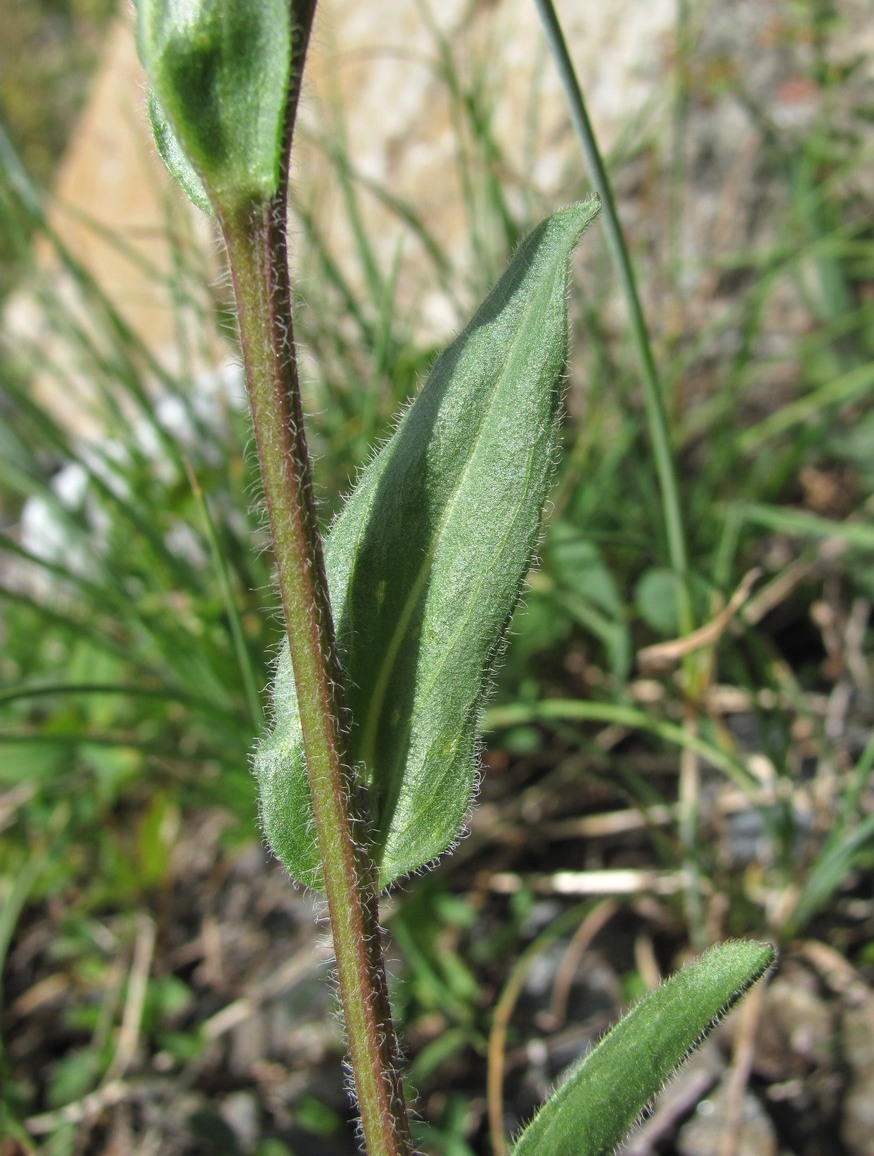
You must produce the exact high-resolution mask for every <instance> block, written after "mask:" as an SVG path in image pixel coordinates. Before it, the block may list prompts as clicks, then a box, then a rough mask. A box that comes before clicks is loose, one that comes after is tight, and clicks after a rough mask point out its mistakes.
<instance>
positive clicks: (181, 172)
mask: <svg viewBox="0 0 874 1156" xmlns="http://www.w3.org/2000/svg"><path fill="white" fill-rule="evenodd" d="M137 40H138V45H139V51H140V56H141V58H142V61H143V65H144V66H145V69H146V72H147V74H148V77H149V81H150V82H151V85H152V93H151V96H150V108H149V116H150V119H151V121H152V126H153V129H154V130H155V136H156V140H157V142H158V148H159V151H160V153H161V156H162V158H163V160H164V162H165V163H166V165H167V167H168V169H169V170H170V172H171V173H172V174H173V176H174V177H175V178H176V179H177V180H178V181H179V183H180V185H182V188H183V189H184V190H185V192H186V194H187V195H188V196H189V197H191V199H192V200H193V201H194V203H195V204H198V205H200V206H201V207H205V205H204V201H205V197H204V194H203V189H204V188H205V190H206V194H207V195H208V197H209V200H210V201H212V203H213V204H214V205H216V206H220V207H223V208H227V209H231V208H235V207H238V206H240V205H244V204H246V203H247V202H248V201H263V200H267V199H269V198H270V197H272V196H273V195H274V193H276V191H277V189H278V188H279V182H280V172H281V167H282V166H281V162H282V149H283V133H284V129H285V113H286V103H287V99H288V88H289V74H290V69H291V47H292V26H291V6H290V4H289V3H288V0H139V4H138V26H137ZM194 174H196V176H195V175H194ZM192 178H193V179H192ZM201 182H202V187H201Z"/></svg>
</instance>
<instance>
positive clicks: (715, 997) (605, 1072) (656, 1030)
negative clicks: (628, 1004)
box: [513, 940, 775, 1156]
mask: <svg viewBox="0 0 874 1156" xmlns="http://www.w3.org/2000/svg"><path fill="white" fill-rule="evenodd" d="M774 958H775V955H774V949H773V947H771V945H770V944H768V943H753V942H747V941H743V940H736V941H734V942H729V943H723V944H721V945H719V946H717V947H712V948H711V949H710V950H709V951H707V952H705V953H704V955H702V956H701V958H700V959H698V960H696V961H695V962H694V963H690V964H689V965H688V966H686V967H684V968H683V970H682V971H680V972H678V973H677V974H676V975H673V976H671V978H670V979H669V980H667V981H666V982H665V983H663V984H662V985H661V987H658V988H656V990H655V991H652V992H650V993H649V995H646V996H644V998H643V999H642V1000H641V1001H640V1003H638V1004H637V1006H636V1007H634V1008H633V1009H632V1010H631V1011H630V1012H629V1013H628V1015H627V1016H625V1018H624V1019H622V1020H620V1022H619V1023H618V1024H617V1025H616V1027H614V1028H613V1029H612V1030H611V1031H609V1032H608V1033H607V1035H605V1036H604V1038H603V1039H602V1040H601V1042H600V1043H599V1044H598V1046H597V1047H596V1048H594V1049H593V1050H592V1051H591V1052H589V1054H588V1055H587V1056H586V1057H585V1058H584V1059H583V1060H582V1062H581V1063H580V1064H579V1065H578V1066H577V1067H576V1069H575V1070H574V1071H573V1072H572V1073H571V1075H570V1076H569V1077H568V1079H567V1080H566V1082H565V1083H564V1084H562V1085H561V1087H560V1088H559V1089H558V1090H557V1091H556V1092H555V1093H554V1094H553V1095H552V1096H551V1097H550V1098H549V1099H548V1100H547V1101H546V1103H545V1104H544V1105H543V1107H542V1108H541V1109H540V1110H539V1112H538V1113H537V1115H536V1116H535V1117H534V1119H533V1120H532V1121H531V1123H530V1124H529V1125H528V1127H527V1128H526V1129H525V1131H524V1132H523V1133H522V1135H521V1137H520V1138H519V1140H518V1142H517V1144H516V1146H515V1147H514V1148H513V1156H608V1154H609V1153H610V1152H613V1151H615V1149H616V1147H617V1145H618V1144H619V1143H620V1142H621V1141H622V1140H623V1138H624V1137H625V1135H626V1133H627V1132H628V1130H629V1128H631V1127H632V1125H633V1124H634V1123H635V1121H636V1120H637V1119H638V1118H639V1117H640V1114H641V1113H642V1112H643V1111H644V1109H645V1108H646V1107H647V1105H648V1104H649V1103H651V1102H652V1100H653V1099H654V1097H655V1096H656V1095H657V1093H658V1092H659V1091H660V1090H661V1088H662V1086H663V1085H664V1083H665V1081H666V1080H668V1079H669V1078H670V1077H671V1076H672V1075H673V1074H674V1072H675V1071H676V1070H677V1068H678V1067H679V1065H680V1064H682V1063H683V1061H684V1060H685V1059H686V1058H687V1056H688V1055H689V1053H690V1052H691V1051H692V1050H693V1048H695V1047H696V1046H697V1045H698V1044H700V1043H701V1041H702V1040H703V1038H704V1036H705V1035H707V1033H708V1032H709V1031H710V1029H711V1028H712V1027H713V1026H714V1024H715V1023H717V1022H718V1020H719V1019H720V1017H721V1016H723V1015H724V1014H725V1013H726V1012H727V1011H728V1010H729V1009H730V1008H731V1007H732V1006H733V1005H734V1004H735V1003H736V1002H737V1001H738V1000H739V999H740V997H741V996H742V995H743V994H744V992H745V991H746V990H747V988H749V987H751V986H752V984H754V983H755V982H756V980H757V979H760V978H761V976H763V975H764V974H765V972H766V971H767V970H768V968H769V967H771V966H772V964H773V963H774Z"/></svg>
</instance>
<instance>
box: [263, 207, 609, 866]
mask: <svg viewBox="0 0 874 1156" xmlns="http://www.w3.org/2000/svg"><path fill="white" fill-rule="evenodd" d="M597 211H598V204H597V202H596V201H588V202H586V203H584V204H580V205H575V206H572V207H570V208H567V209H564V210H562V211H561V212H559V213H556V215H555V216H554V217H551V218H550V219H549V220H547V221H545V222H544V223H543V224H541V225H540V226H539V227H538V228H537V229H535V230H534V232H533V233H531V234H530V236H529V237H528V238H527V239H526V240H525V241H524V242H523V243H522V245H521V246H520V247H519V250H518V251H517V253H516V255H515V257H514V259H513V261H512V263H511V265H510V267H509V268H508V269H507V271H506V272H505V274H504V275H503V277H502V278H501V280H500V281H499V282H498V284H497V285H496V286H495V288H494V289H493V290H492V292H491V294H490V295H489V297H488V298H487V299H486V301H485V302H484V304H483V305H482V306H481V307H480V309H479V311H478V312H477V314H476V316H475V317H474V319H473V320H472V321H471V323H470V324H469V325H468V327H467V328H466V329H465V330H464V332H463V333H462V334H461V335H460V336H459V337H458V338H457V339H456V340H455V341H454V342H453V343H452V344H451V345H450V346H449V347H448V349H446V350H445V351H444V353H443V354H442V355H441V357H440V358H439V359H438V360H437V362H436V363H435V365H434V368H433V370H432V371H431V374H430V376H429V378H428V380H427V382H426V384H425V386H424V388H423V389H422V391H421V393H420V394H419V395H418V397H417V398H416V401H415V402H414V404H413V405H412V406H411V407H410V409H409V410H407V412H406V414H405V415H404V417H403V419H402V420H401V422H400V424H399V425H398V428H397V430H396V431H395V433H394V435H393V436H392V437H391V438H390V440H389V441H388V442H387V443H386V445H385V446H384V447H383V449H382V450H381V451H380V453H379V454H378V455H377V456H376V457H375V458H374V459H373V460H372V461H371V463H370V464H369V465H368V466H367V467H366V469H365V470H364V471H363V473H362V474H361V477H360V479H359V481H358V484H357V486H356V487H355V490H354V491H353V493H352V494H351V496H350V498H349V500H348V502H347V503H346V506H345V508H344V509H343V511H342V513H341V514H340V516H339V518H338V519H337V521H336V523H335V524H334V527H333V529H332V531H331V533H330V535H329V537H328V539H327V541H326V544H325V562H326V567H327V573H328V584H329V588H330V596H331V603H332V607H333V613H334V617H335V624H336V630H337V639H338V644H339V647H340V654H341V658H342V662H343V668H344V672H345V689H346V698H347V702H348V705H349V707H350V710H351V717H352V730H351V736H350V738H351V750H352V756H353V759H354V761H355V764H356V767H357V768H358V771H359V774H360V777H361V779H362V780H363V782H365V783H366V785H367V788H368V802H369V814H370V817H371V829H370V832H369V843H368V850H369V852H370V854H371V856H372V858H373V861H374V863H375V864H376V866H377V869H378V874H379V882H380V885H381V886H383V887H385V886H387V885H388V884H389V883H391V881H392V880H393V879H396V878H397V877H398V876H399V875H402V874H405V873H407V872H409V871H413V870H415V869H416V868H418V867H421V866H423V865H424V864H426V863H428V862H429V861H431V860H433V859H434V858H436V857H437V856H438V855H440V854H441V853H442V852H443V851H445V850H446V848H447V847H449V846H450V844H451V843H452V842H453V841H454V840H455V839H456V838H457V836H458V833H459V831H460V829H461V826H462V824H463V822H464V817H465V813H466V812H467V809H468V807H469V805H470V800H471V796H472V793H473V788H474V779H475V745H476V728H477V723H478V720H479V715H480V710H481V707H482V703H483V698H484V695H485V693H486V691H487V689H488V684H489V677H490V674H491V671H492V667H493V664H494V660H495V656H496V653H497V651H498V649H499V646H500V643H501V640H502V638H503V635H504V632H505V630H506V627H507V624H508V622H509V619H510V615H511V614H512V612H513V609H514V607H515V605H516V602H517V600H518V597H519V592H520V589H521V586H522V581H523V579H524V576H525V573H526V571H527V569H528V566H529V565H530V562H531V557H532V553H533V550H534V546H535V543H536V539H537V535H538V531H539V527H540V520H541V515H542V511H543V505H544V502H545V500H546V495H547V491H548V486H549V481H550V477H551V474H552V469H553V464H554V461H555V456H556V449H557V437H558V416H559V403H560V391H561V381H562V376H563V373H564V368H565V358H566V353H567V303H566V295H567V282H568V261H569V258H570V254H571V252H572V250H573V248H574V246H575V245H576V243H577V241H578V239H579V237H580V235H581V233H582V231H583V230H584V229H585V227H586V226H587V225H588V224H589V223H590V222H591V221H592V219H593V218H594V217H595V215H596V213H597ZM273 714H274V729H273V731H272V733H271V734H269V735H268V736H266V737H265V738H264V739H262V741H261V742H260V744H259V745H258V748H257V750H256V753H255V770H256V773H257V776H258V782H259V788H260V794H261V808H262V817H263V824H264V830H265V833H266V835H267V838H268V840H269V842H270V844H271V846H272V847H273V850H274V851H275V852H276V854H277V856H278V857H279V859H280V860H281V861H282V862H283V863H284V864H285V866H286V867H287V868H288V870H289V872H290V873H291V875H292V876H293V877H294V878H295V879H297V880H299V881H300V882H303V883H305V884H307V885H308V886H311V887H316V888H318V887H320V885H321V872H320V867H319V859H318V853H317V849H316V842H315V835H314V832H313V829H312V821H311V814H312V812H311V807H310V800H309V790H308V786H307V777H306V766H305V761H304V753H303V742H302V738H301V731H300V724H299V721H298V712H297V700H296V696H295V690H294V680H293V678H292V674H291V665H290V660H289V655H288V649H287V647H286V648H285V650H284V651H283V653H282V655H281V657H280V660H279V665H278V669H277V673H276V678H275V683H274V687H273Z"/></svg>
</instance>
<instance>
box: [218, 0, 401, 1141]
mask: <svg viewBox="0 0 874 1156" xmlns="http://www.w3.org/2000/svg"><path fill="white" fill-rule="evenodd" d="M314 10H315V3H314V2H312V3H309V4H307V3H301V4H297V5H296V6H295V15H296V16H297V19H298V24H297V27H296V29H295V36H294V59H293V61H292V76H293V78H294V80H293V83H292V88H291V91H290V94H289V102H288V110H287V119H286V149H285V157H286V163H285V169H286V171H285V172H284V173H283V179H282V181H281V182H280V192H278V193H277V194H276V196H275V197H274V198H273V199H272V200H271V201H269V202H267V203H265V204H257V203H256V204H243V205H240V204H234V205H216V214H217V217H218V220H219V225H220V227H221V231H222V235H223V237H224V241H225V244H226V246H227V251H228V258H229V261H230V268H231V276H232V278H233V283H234V291H235V294H236V302H237V312H238V319H239V327H240V340H241V344H242V350H243V361H244V365H245V369H246V378H247V383H248V389H249V403H250V407H251V412H252V423H253V427H254V433H255V442H256V446H257V451H258V458H259V462H260V465H261V475H262V479H263V484H264V495H265V498H266V503H267V511H268V517H269V523H270V530H271V534H272V537H273V545H274V550H275V555H276V565H277V575H278V587H279V592H280V597H281V600H282V607H283V611H284V615H285V624H286V631H287V635H288V642H289V647H290V650H291V661H292V667H293V669H294V677H295V683H296V687H297V698H298V705H299V710H300V718H301V727H302V731H303V736H304V746H305V750H306V760H307V771H308V775H309V784H310V792H311V795H312V801H313V813H314V817H315V825H316V832H317V837H318V844H319V851H320V854H321V859H322V867H323V873H324V881H325V893H326V898H327V902H328V913H329V917H330V921H331V931H332V935H333V941H334V953H335V957H336V960H337V975H338V979H339V986H340V998H341V1002H342V1005H343V1014H344V1019H345V1025H346V1034H347V1040H348V1046H349V1054H350V1059H351V1064H352V1072H353V1079H354V1083H355V1092H356V1097H357V1100H358V1107H359V1111H360V1113H361V1129H362V1133H363V1136H364V1141H365V1144H366V1147H367V1151H368V1153H369V1156H408V1154H409V1153H410V1152H411V1151H412V1144H411V1140H410V1135H409V1124H408V1119H407V1113H406V1106H405V1103H404V1096H403V1089H402V1085H401V1079H400V1073H399V1070H398V1064H397V1047H396V1042H395V1036H394V1029H393V1026H392V1020H391V1011H390V1008H389V1000H388V990H387V986H386V980H385V969H384V965H383V958H382V938H381V932H380V928H379V922H378V908H377V895H376V888H375V883H374V877H373V872H372V870H371V867H370V864H369V861H368V858H367V852H366V840H365V838H364V836H365V833H366V822H367V816H366V807H365V800H364V797H363V793H362V789H361V788H360V787H359V786H358V784H357V783H356V780H355V777H354V773H353V771H352V770H351V769H350V766H349V760H348V759H347V757H346V732H345V726H344V719H345V706H344V702H343V693H342V679H341V671H340V664H339V661H338V657H337V650H336V644H335V640H334V628H333V621H332V617H331V608H330V602H329V598H328V589H327V582H326V580H325V568H324V562H323V558H322V545H321V539H320V536H319V531H318V524H317V519H316V507H315V500H314V497H313V488H312V480H311V469H310V460H309V454H308V451H307V444H306V437H305V432H304V423H303V411H302V407H301V397H300V382H299V378H298V370H297V359H296V354H295V346H294V331H293V326H292V311H291V285H290V280H289V273H288V251H287V229H286V217H287V198H286V191H285V190H286V182H287V167H288V166H287V158H288V155H289V152H290V146H291V136H292V132H293V126H294V116H295V111H296V108H297V98H298V94H299V78H300V74H301V71H302V68H303V60H304V55H305V52H306V45H307V40H308V34H309V28H310V26H311V23H312V17H313V13H314Z"/></svg>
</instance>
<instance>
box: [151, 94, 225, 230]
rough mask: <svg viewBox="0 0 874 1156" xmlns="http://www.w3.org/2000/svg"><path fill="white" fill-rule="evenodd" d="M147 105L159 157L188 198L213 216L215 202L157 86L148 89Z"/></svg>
mask: <svg viewBox="0 0 874 1156" xmlns="http://www.w3.org/2000/svg"><path fill="white" fill-rule="evenodd" d="M147 108H148V113H149V124H150V125H151V126H152V136H153V137H154V138H155V146H156V148H157V149H158V156H159V157H160V158H161V160H162V161H163V162H164V166H165V168H166V169H167V171H168V172H169V174H170V176H171V177H173V178H174V180H175V181H176V183H177V184H178V185H179V187H180V188H181V189H182V191H183V193H185V195H186V197H188V199H189V201H191V203H192V204H193V205H196V206H197V208H198V209H203V211H204V212H205V213H209V214H210V215H212V205H211V204H210V203H209V197H208V196H207V195H206V189H205V188H204V187H203V182H202V181H201V179H200V177H199V176H198V175H197V173H196V172H195V171H194V169H193V168H192V167H191V164H190V162H189V160H188V157H187V156H186V155H185V153H184V152H183V151H182V148H181V146H180V144H179V141H178V140H177V139H176V134H175V133H174V132H173V129H172V128H171V127H170V123H169V121H168V120H167V118H166V116H165V115H164V110H163V108H161V102H160V101H159V100H158V97H157V95H156V93H155V90H154V89H152V90H151V91H150V92H149V98H148V105H147Z"/></svg>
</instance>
